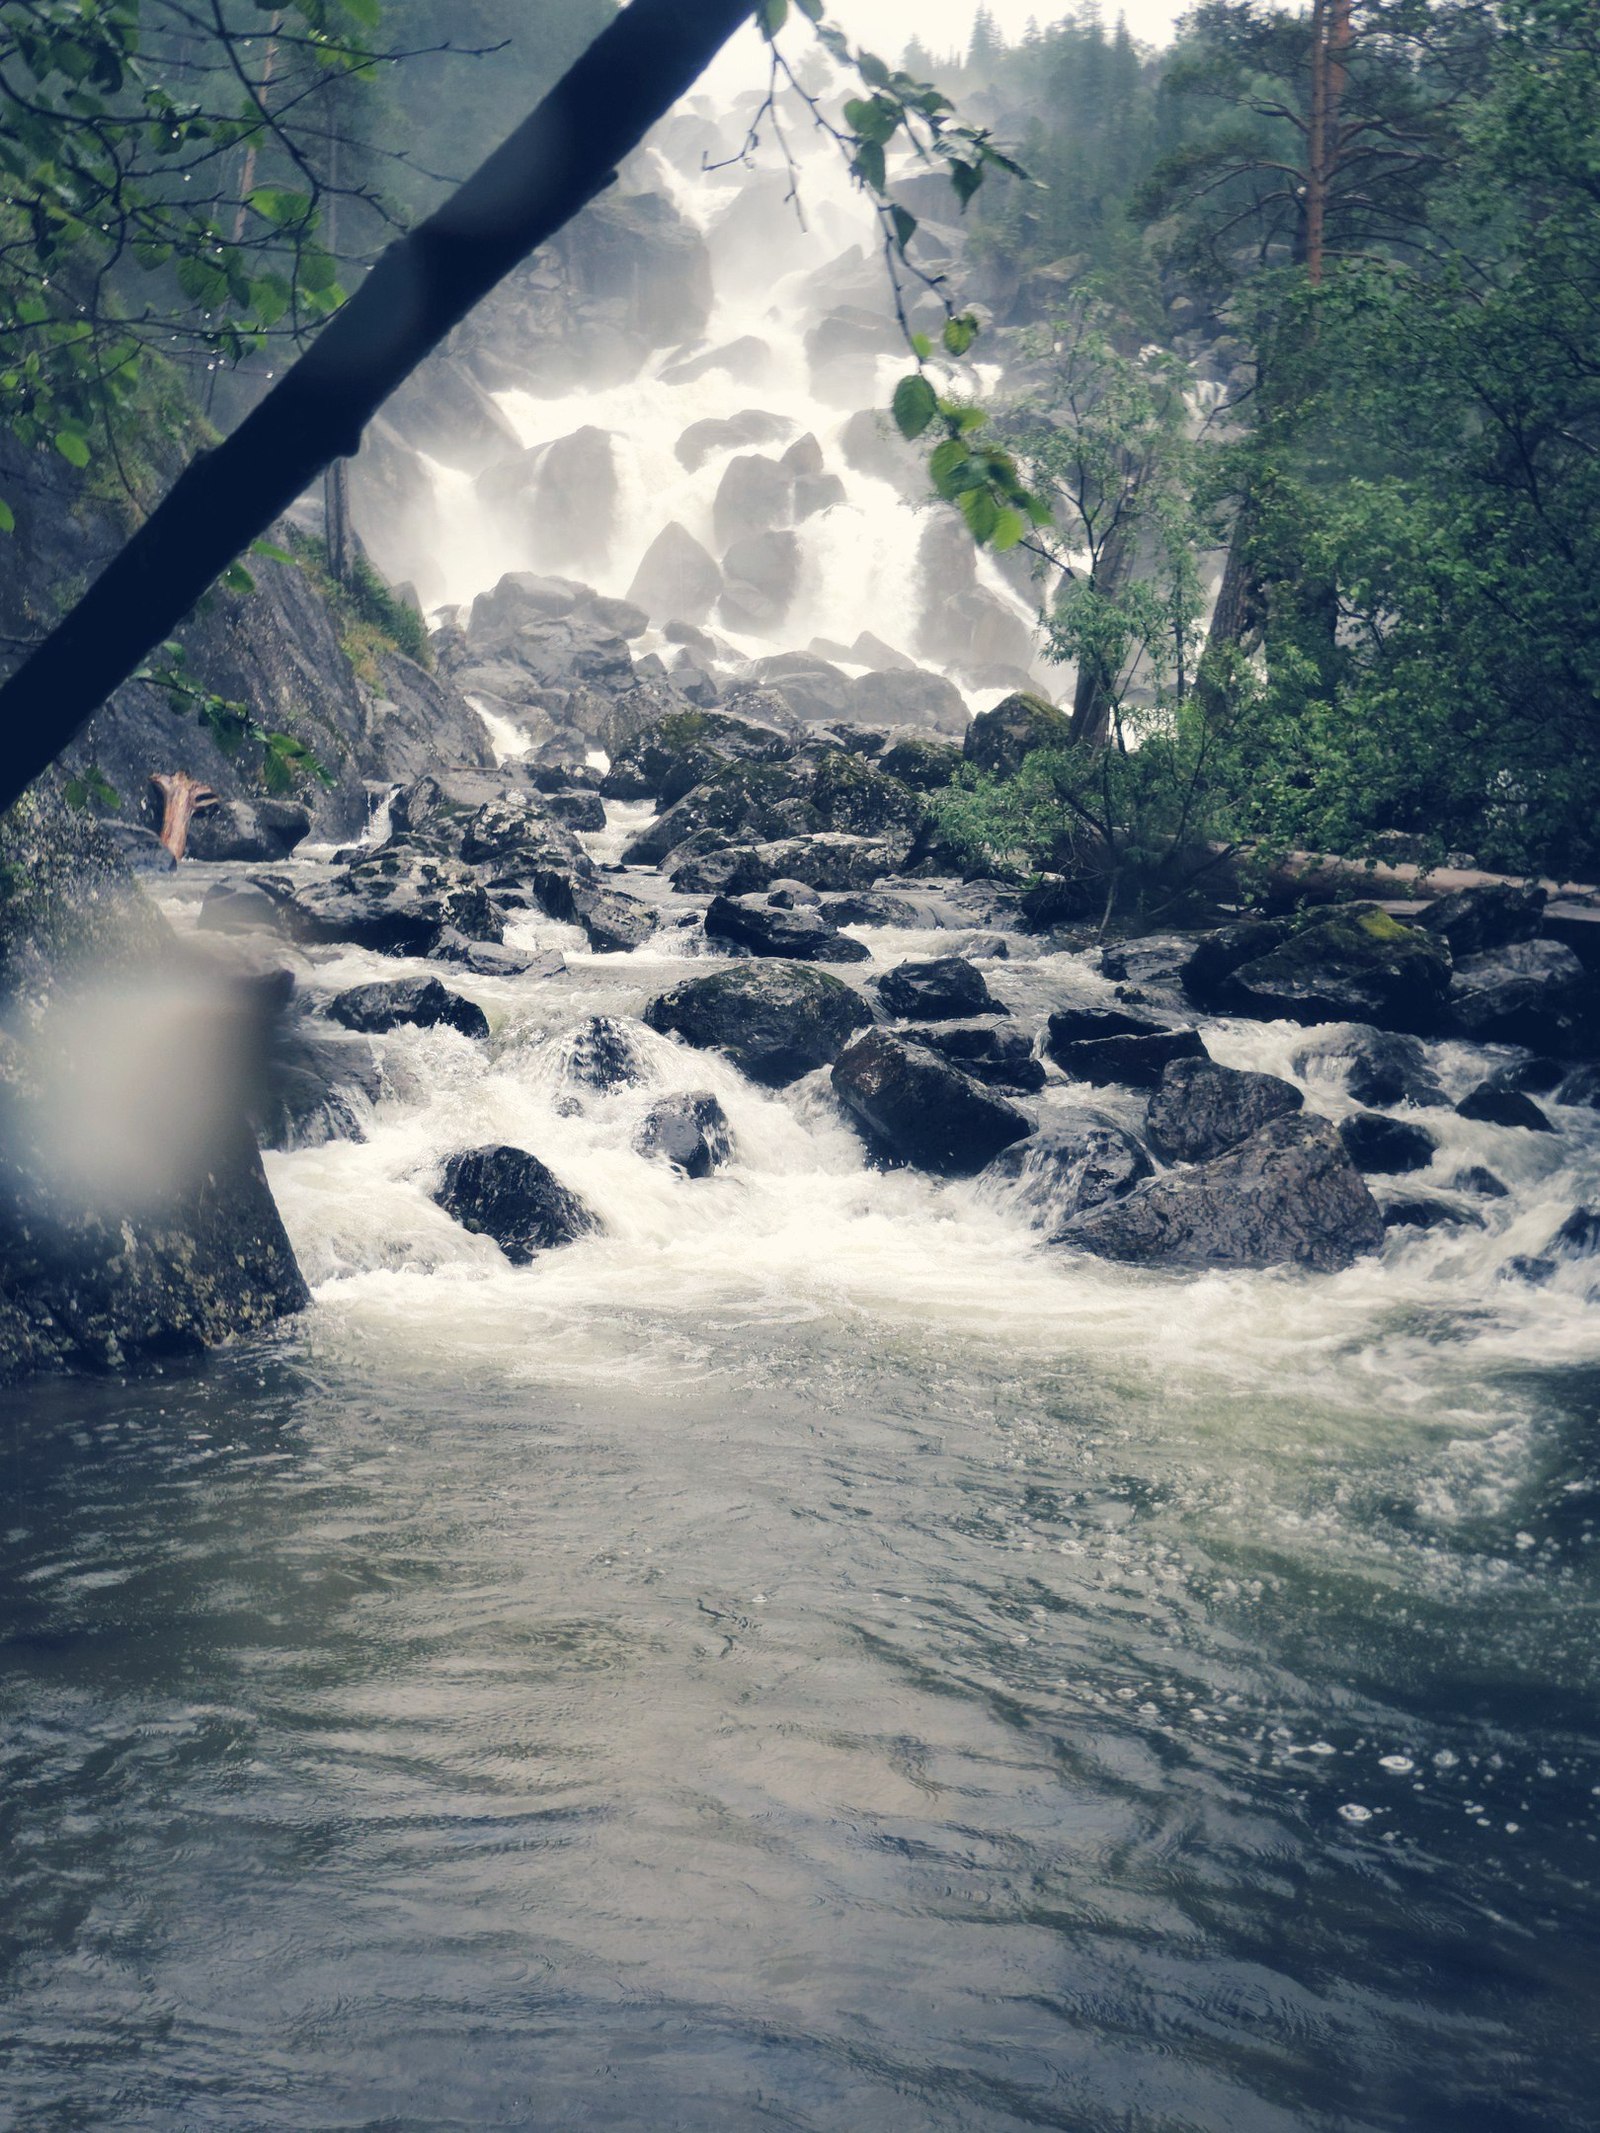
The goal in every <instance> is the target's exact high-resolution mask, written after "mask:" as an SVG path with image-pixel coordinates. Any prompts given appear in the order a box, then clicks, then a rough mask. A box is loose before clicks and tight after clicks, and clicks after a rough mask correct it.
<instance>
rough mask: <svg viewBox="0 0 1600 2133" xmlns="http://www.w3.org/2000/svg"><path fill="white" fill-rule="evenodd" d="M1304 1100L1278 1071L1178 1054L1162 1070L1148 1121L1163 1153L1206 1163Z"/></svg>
mask: <svg viewBox="0 0 1600 2133" xmlns="http://www.w3.org/2000/svg"><path fill="white" fill-rule="evenodd" d="M1304 1102H1305V1098H1304V1097H1303V1096H1302V1095H1301V1093H1300V1091H1299V1090H1298V1089H1297V1088H1296V1087H1295V1085H1294V1083H1293V1082H1292V1081H1280V1080H1279V1078H1278V1076H1277V1075H1276V1074H1250V1073H1245V1072H1242V1071H1241V1070H1240V1069H1239V1068H1237V1067H1225V1066H1218V1065H1217V1063H1216V1061H1215V1060H1214V1059H1175V1060H1174V1061H1173V1062H1172V1064H1171V1065H1170V1066H1168V1067H1166V1068H1164V1069H1163V1071H1162V1075H1161V1084H1160V1087H1159V1088H1158V1089H1157V1090H1156V1092H1155V1094H1154V1095H1153V1096H1152V1097H1151V1099H1150V1103H1149V1106H1148V1109H1147V1110H1146V1113H1145V1122H1146V1124H1147V1126H1148V1127H1149V1131H1150V1138H1151V1141H1152V1142H1153V1143H1154V1145H1155V1146H1156V1148H1157V1149H1158V1150H1159V1151H1160V1153H1161V1154H1162V1155H1164V1156H1166V1157H1168V1158H1169V1159H1170V1160H1171V1161H1174V1162H1183V1163H1204V1162H1208V1161H1209V1160H1210V1158H1211V1157H1212V1156H1214V1155H1221V1154H1222V1153H1223V1152H1224V1151H1225V1150H1226V1149H1229V1148H1236V1147H1237V1146H1238V1144H1239V1143H1240V1141H1243V1140H1248V1139H1249V1137H1250V1135H1251V1134H1252V1133H1256V1132H1259V1131H1260V1129H1261V1127H1263V1126H1265V1125H1267V1124H1268V1123H1269V1122H1270V1121H1271V1120H1272V1119H1275V1118H1287V1117H1288V1116H1289V1115H1290V1114H1291V1113H1293V1112H1295V1111H1298V1110H1300V1109H1301V1107H1302V1105H1303V1104H1304Z"/></svg>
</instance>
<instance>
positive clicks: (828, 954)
mask: <svg viewBox="0 0 1600 2133" xmlns="http://www.w3.org/2000/svg"><path fill="white" fill-rule="evenodd" d="M705 923H706V938H707V939H708V940H716V941H731V942H732V943H733V944H734V945H735V946H736V947H739V948H746V949H748V950H749V951H750V953H751V954H752V955H767V956H787V957H790V958H794V959H798V960H799V961H801V962H806V963H864V962H866V961H867V960H868V959H869V956H870V953H871V951H870V950H869V949H868V948H866V947H865V946H864V945H863V944H862V943H861V942H860V941H853V940H851V938H850V936H849V935H848V934H847V933H841V932H839V930H838V929H837V927H834V926H830V925H829V924H828V922H827V920H826V919H825V918H824V917H823V916H822V914H821V913H820V912H819V911H811V910H807V909H804V908H799V909H795V910H788V911H786V910H783V909H781V908H779V907H777V906H775V905H772V904H769V903H757V902H755V901H754V900H753V899H752V898H749V897H744V896H740V897H733V896H717V897H713V899H712V901H711V907H710V909H709V910H708V911H707V912H706V922H705Z"/></svg>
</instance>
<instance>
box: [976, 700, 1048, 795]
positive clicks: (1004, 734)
mask: <svg viewBox="0 0 1600 2133" xmlns="http://www.w3.org/2000/svg"><path fill="white" fill-rule="evenodd" d="M1071 728H1072V721H1071V720H1070V719H1069V718H1068V717H1067V714H1066V713H1065V712H1064V711H1058V710H1057V709H1056V707H1055V705H1054V704H1052V703H1049V702H1047V701H1046V699H1045V698H1044V697H1042V696H1031V695H1028V694H1026V693H1025V692H1023V691H1021V690H1019V691H1018V692H1017V693H1016V694H1015V695H1012V696H1008V697H1006V698H1005V699H1004V701H1003V702H1001V703H998V704H996V705H995V707H994V709H993V710H992V711H980V712H979V713H978V715H977V717H976V718H975V719H974V720H973V721H972V723H971V725H970V726H969V727H968V728H967V735H966V740H965V742H964V744H963V749H962V753H963V754H964V755H965V757H966V759H967V761H968V762H969V763H970V764H971V765H972V767H973V769H974V770H986V771H990V772H992V773H993V774H994V775H995V776H997V777H1003V778H1009V777H1013V776H1014V775H1015V774H1016V772H1017V771H1018V770H1020V769H1021V767H1022V761H1023V758H1024V757H1025V756H1028V755H1032V754H1033V753H1034V752H1035V751H1036V750H1038V749H1042V748H1056V749H1059V748H1065V747H1066V745H1067V741H1068V737H1069V735H1070V732H1071Z"/></svg>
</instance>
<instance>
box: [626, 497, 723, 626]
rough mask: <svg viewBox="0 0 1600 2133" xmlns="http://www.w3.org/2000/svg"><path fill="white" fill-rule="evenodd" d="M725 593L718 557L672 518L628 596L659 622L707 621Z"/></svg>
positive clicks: (653, 544)
mask: <svg viewBox="0 0 1600 2133" xmlns="http://www.w3.org/2000/svg"><path fill="white" fill-rule="evenodd" d="M721 595H722V571H721V568H720V566H719V565H718V563H717V560H716V557H715V556H713V555H711V554H709V553H708V551H707V550H706V549H704V548H702V547H701V545H700V543H699V542H698V541H697V540H696V539H695V537H694V535H693V534H692V533H691V532H690V531H689V529H688V527H687V526H680V525H679V523H678V521H677V520H676V519H671V520H669V521H668V523H667V524H666V525H665V526H663V527H662V529H661V531H660V532H659V533H658V534H657V535H656V537H655V539H654V540H653V541H652V542H651V543H650V546H649V547H648V548H647V549H646V550H645V552H644V554H643V555H642V556H641V557H640V559H639V567H638V569H637V570H636V571H635V572H634V574H633V583H632V584H631V585H630V586H629V587H628V598H629V599H630V600H631V601H632V602H633V603H634V604H635V605H636V606H638V607H642V608H643V609H644V611H645V613H646V614H647V615H649V616H650V617H651V618H652V620H654V621H656V622H704V621H705V619H706V617H707V616H708V615H709V614H710V613H711V610H712V609H713V608H714V607H715V606H716V604H717V601H718V600H719V599H720V598H721Z"/></svg>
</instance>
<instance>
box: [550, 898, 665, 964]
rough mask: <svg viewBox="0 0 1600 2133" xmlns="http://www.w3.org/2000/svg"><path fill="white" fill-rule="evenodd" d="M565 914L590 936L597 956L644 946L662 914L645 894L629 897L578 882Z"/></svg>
mask: <svg viewBox="0 0 1600 2133" xmlns="http://www.w3.org/2000/svg"><path fill="white" fill-rule="evenodd" d="M562 915H563V916H570V918H571V920H572V923H573V924H574V925H578V926H581V927H582V928H583V930H584V932H585V934H586V935H587V936H588V941H589V946H590V947H591V948H592V949H593V950H594V951H595V953H596V954H597V955H624V954H626V953H627V952H628V951H629V950H630V949H633V948H642V947H643V945H644V943H645V942H646V941H647V940H649V938H650V936H651V934H653V933H654V932H655V930H656V925H657V923H658V919H659V913H658V912H657V911H656V908H655V906H654V905H653V904H647V903H646V902H645V901H644V900H643V898H642V897H638V896H627V895H625V894H624V893H623V892H622V891H621V890H620V889H608V888H605V887H604V886H602V885H599V884H596V883H594V882H578V883H576V884H575V885H574V887H573V890H572V895H571V899H570V902H569V904H568V906H567V909H566V911H564V912H563V914H562Z"/></svg>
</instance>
